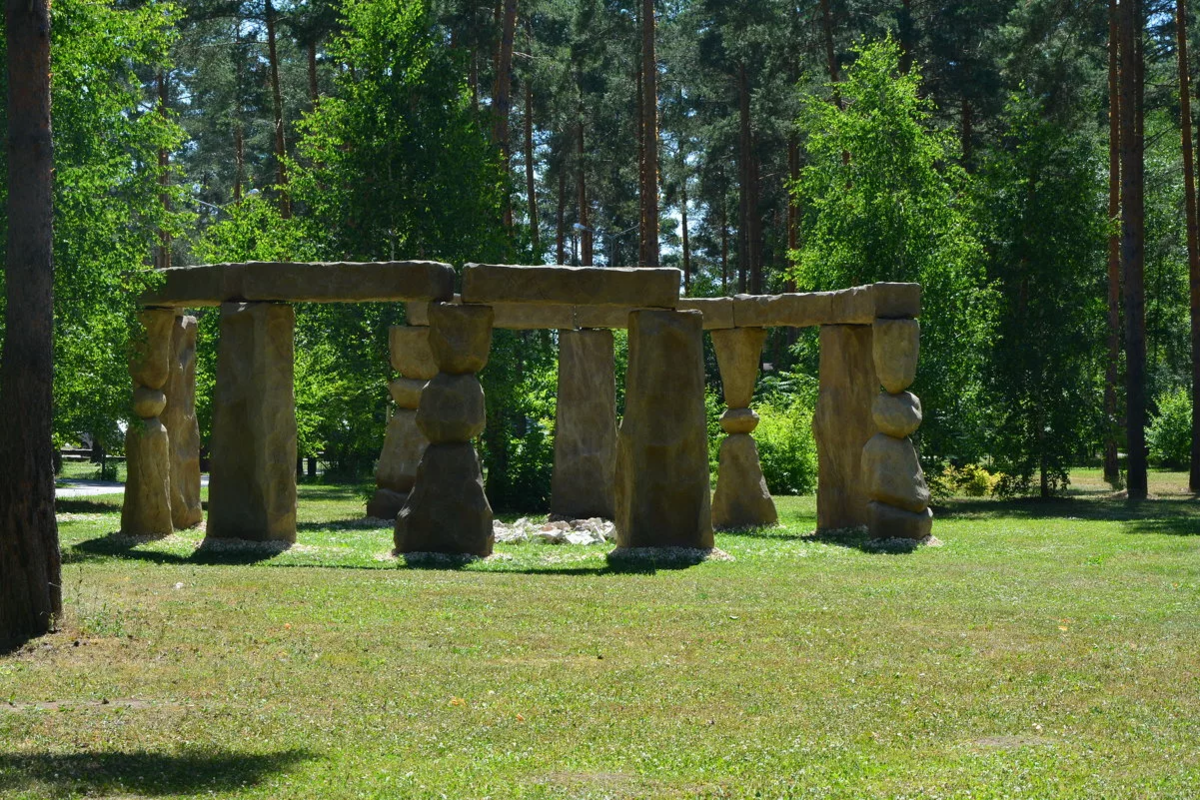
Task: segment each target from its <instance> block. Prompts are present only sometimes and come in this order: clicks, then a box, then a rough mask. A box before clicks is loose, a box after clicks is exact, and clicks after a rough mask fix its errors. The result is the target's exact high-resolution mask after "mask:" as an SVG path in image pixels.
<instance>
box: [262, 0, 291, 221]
mask: <svg viewBox="0 0 1200 800" xmlns="http://www.w3.org/2000/svg"><path fill="white" fill-rule="evenodd" d="M264 9H265V11H266V17H267V58H268V59H269V60H270V65H269V66H270V70H271V100H272V103H273V104H274V111H275V182H276V183H277V184H278V187H279V215H280V216H281V217H283V218H284V219H291V216H292V201H291V198H290V197H289V196H288V190H287V182H288V176H287V166H286V165H285V164H284V163H283V160H284V158H286V157H287V140H286V139H285V138H284V129H283V92H282V91H281V90H280V88H279V51H278V49H277V48H276V46H275V5H274V4H273V3H272V1H271V0H266V3H265V6H264Z"/></svg>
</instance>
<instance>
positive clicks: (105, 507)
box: [54, 495, 121, 514]
mask: <svg viewBox="0 0 1200 800" xmlns="http://www.w3.org/2000/svg"><path fill="white" fill-rule="evenodd" d="M100 496H101V497H102V496H103V495H100ZM120 510H121V504H120V502H112V503H104V502H100V501H98V500H96V499H94V498H85V497H59V498H56V499H55V500H54V511H55V513H56V514H112V513H113V512H116V511H120Z"/></svg>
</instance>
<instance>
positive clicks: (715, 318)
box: [679, 297, 735, 331]
mask: <svg viewBox="0 0 1200 800" xmlns="http://www.w3.org/2000/svg"><path fill="white" fill-rule="evenodd" d="M679 310H680V311H699V312H700V313H702V314H704V330H706V331H720V330H727V329H729V328H732V327H735V326H734V322H733V298H732V297H681V298H679Z"/></svg>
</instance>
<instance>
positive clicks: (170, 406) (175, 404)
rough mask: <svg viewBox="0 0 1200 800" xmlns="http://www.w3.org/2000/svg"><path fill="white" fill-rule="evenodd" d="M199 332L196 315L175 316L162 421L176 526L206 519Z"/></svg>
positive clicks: (172, 509) (172, 515)
mask: <svg viewBox="0 0 1200 800" xmlns="http://www.w3.org/2000/svg"><path fill="white" fill-rule="evenodd" d="M196 332H197V323H196V318H195V317H185V316H183V315H178V316H176V317H175V322H174V325H173V326H172V328H171V355H170V374H169V377H168V378H167V386H166V395H167V407H166V408H165V409H163V413H162V421H163V425H165V426H166V429H167V437H168V441H169V444H170V447H169V458H170V465H171V521H172V522H173V523H174V525H175V528H176V529H183V528H191V527H194V526H196V525H199V524H200V521H201V520H202V519H203V518H204V512H203V510H202V509H201V507H200V424H199V422H198V421H197V419H196Z"/></svg>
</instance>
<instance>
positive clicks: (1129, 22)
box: [1120, 0, 1147, 500]
mask: <svg viewBox="0 0 1200 800" xmlns="http://www.w3.org/2000/svg"><path fill="white" fill-rule="evenodd" d="M1120 33H1121V36H1120V55H1121V212H1122V213H1121V270H1122V273H1123V277H1124V285H1125V428H1126V443H1127V447H1128V450H1129V480H1128V487H1129V497H1130V499H1133V500H1141V499H1144V498H1145V497H1146V493H1147V476H1146V292H1145V277H1144V275H1145V260H1146V251H1145V228H1146V215H1145V194H1144V192H1145V181H1144V178H1145V172H1144V169H1145V165H1144V161H1143V156H1144V153H1145V136H1144V132H1143V130H1142V124H1141V116H1142V109H1143V105H1142V96H1143V86H1142V79H1143V72H1142V45H1141V38H1142V7H1141V3H1140V2H1139V0H1127V2H1124V3H1122V4H1121V30H1120Z"/></svg>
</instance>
